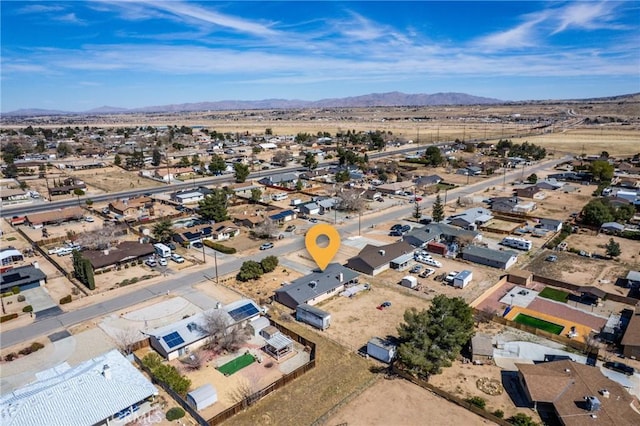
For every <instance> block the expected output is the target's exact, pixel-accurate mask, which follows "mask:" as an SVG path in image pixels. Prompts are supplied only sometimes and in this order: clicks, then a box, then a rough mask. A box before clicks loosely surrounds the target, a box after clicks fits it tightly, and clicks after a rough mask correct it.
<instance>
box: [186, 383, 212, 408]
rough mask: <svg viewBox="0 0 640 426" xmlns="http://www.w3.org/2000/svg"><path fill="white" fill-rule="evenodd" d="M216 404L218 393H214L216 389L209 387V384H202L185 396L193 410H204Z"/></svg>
mask: <svg viewBox="0 0 640 426" xmlns="http://www.w3.org/2000/svg"><path fill="white" fill-rule="evenodd" d="M216 402H218V392H216V388H214V387H213V386H211V385H210V384H209V383H207V384H204V385H202V386H200V387H199V388H197V389H194V390H192V391H191V392H189V393H188V394H187V403H188V404H189V405H190V406H191V407H193V409H194V410H198V411H200V410H204V409H205V408H207V407H208V406H210V405H213V404H215V403H216Z"/></svg>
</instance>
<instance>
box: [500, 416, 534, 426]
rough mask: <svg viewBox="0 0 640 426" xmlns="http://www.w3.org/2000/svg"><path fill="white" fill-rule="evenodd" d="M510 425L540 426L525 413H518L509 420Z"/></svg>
mask: <svg viewBox="0 0 640 426" xmlns="http://www.w3.org/2000/svg"><path fill="white" fill-rule="evenodd" d="M507 421H508V422H509V423H511V424H512V425H515V426H538V423H536V422H534V421H533V419H532V418H531V417H529V416H527V415H526V414H524V413H517V414H516V415H515V416H511V417H509V418H508V419H507Z"/></svg>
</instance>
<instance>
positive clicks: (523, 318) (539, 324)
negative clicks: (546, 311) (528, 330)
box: [513, 314, 564, 334]
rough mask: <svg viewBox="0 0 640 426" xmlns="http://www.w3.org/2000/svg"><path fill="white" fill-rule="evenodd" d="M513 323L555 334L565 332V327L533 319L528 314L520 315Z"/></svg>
mask: <svg viewBox="0 0 640 426" xmlns="http://www.w3.org/2000/svg"><path fill="white" fill-rule="evenodd" d="M513 321H515V322H517V323H520V324H524V325H528V326H529V327H534V328H539V329H540V330H544V331H548V332H549V333H553V334H560V333H562V330H564V326H562V325H558V324H554V323H552V322H549V321H545V320H543V319H540V318H536V317H532V316H529V315H527V314H518V315H517V316H516V317H515V318H514V319H513Z"/></svg>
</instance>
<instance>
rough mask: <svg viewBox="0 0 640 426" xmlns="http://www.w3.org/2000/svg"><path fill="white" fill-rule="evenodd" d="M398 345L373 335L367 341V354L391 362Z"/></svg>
mask: <svg viewBox="0 0 640 426" xmlns="http://www.w3.org/2000/svg"><path fill="white" fill-rule="evenodd" d="M397 349H398V347H397V346H396V345H395V344H393V343H391V342H389V341H388V340H385V339H381V338H379V337H373V338H371V339H370V340H369V341H368V342H367V355H369V356H370V357H373V358H375V359H377V360H379V361H382V362H386V363H387V364H389V363H391V361H392V360H393V358H395V356H396V351H397Z"/></svg>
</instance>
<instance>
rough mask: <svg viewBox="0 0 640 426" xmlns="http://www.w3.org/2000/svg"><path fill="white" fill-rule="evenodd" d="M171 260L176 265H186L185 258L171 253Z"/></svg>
mask: <svg viewBox="0 0 640 426" xmlns="http://www.w3.org/2000/svg"><path fill="white" fill-rule="evenodd" d="M171 260H173V261H174V262H176V263H184V257H182V256H180V255H179V254H177V253H171Z"/></svg>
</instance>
